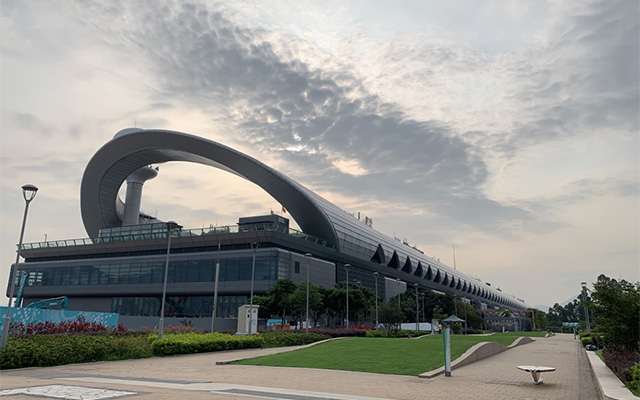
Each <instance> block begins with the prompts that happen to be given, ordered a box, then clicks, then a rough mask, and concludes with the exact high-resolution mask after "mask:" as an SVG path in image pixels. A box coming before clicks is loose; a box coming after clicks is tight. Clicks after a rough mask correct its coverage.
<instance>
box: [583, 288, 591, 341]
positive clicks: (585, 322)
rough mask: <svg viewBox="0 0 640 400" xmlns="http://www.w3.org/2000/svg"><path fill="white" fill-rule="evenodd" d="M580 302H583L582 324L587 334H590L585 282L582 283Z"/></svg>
mask: <svg viewBox="0 0 640 400" xmlns="http://www.w3.org/2000/svg"><path fill="white" fill-rule="evenodd" d="M581 285H582V301H583V302H584V324H585V327H586V329H587V333H591V323H590V322H589V309H588V308H587V282H582V283H581Z"/></svg>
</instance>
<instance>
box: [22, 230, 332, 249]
mask: <svg viewBox="0 0 640 400" xmlns="http://www.w3.org/2000/svg"><path fill="white" fill-rule="evenodd" d="M253 231H269V232H278V233H282V234H285V235H289V236H291V237H294V238H296V239H300V240H304V241H308V242H312V243H315V244H318V245H320V246H324V247H327V248H330V249H335V247H336V245H335V243H331V242H328V241H326V240H324V239H321V238H318V237H315V236H311V235H308V234H306V233H304V232H302V231H298V230H296V229H292V228H287V227H285V226H283V225H277V224H254V225H240V226H238V225H230V226H216V227H208V228H195V229H182V230H180V231H177V232H173V233H172V237H198V236H210V235H228V234H239V233H243V232H253ZM166 237H167V233H166V232H164V233H137V234H127V235H118V236H107V237H97V238H93V239H90V238H89V239H67V240H50V241H47V242H35V243H24V244H23V245H22V249H24V250H29V249H45V248H53V247H68V246H85V245H92V244H100V243H115V242H129V241H134V240H151V239H165V238H166Z"/></svg>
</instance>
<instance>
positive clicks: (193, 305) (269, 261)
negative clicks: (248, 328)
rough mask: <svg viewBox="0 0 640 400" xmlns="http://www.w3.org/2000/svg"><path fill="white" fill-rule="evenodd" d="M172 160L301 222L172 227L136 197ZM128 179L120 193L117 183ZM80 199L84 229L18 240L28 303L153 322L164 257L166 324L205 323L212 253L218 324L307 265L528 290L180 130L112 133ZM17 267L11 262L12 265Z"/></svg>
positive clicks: (469, 291) (330, 278)
mask: <svg viewBox="0 0 640 400" xmlns="http://www.w3.org/2000/svg"><path fill="white" fill-rule="evenodd" d="M170 161H186V162H193V163H200V164H204V165H208V166H211V167H215V168H220V169H222V170H225V171H228V172H230V173H233V174H236V175H239V176H241V177H243V178H245V179H247V180H249V181H250V182H252V183H254V184H256V185H258V186H260V187H261V188H262V189H263V190H265V191H266V192H267V193H269V194H270V195H271V196H272V197H273V198H274V199H275V200H277V201H278V202H279V203H280V204H282V206H283V208H284V209H286V210H287V213H288V214H290V215H291V217H292V218H293V219H295V221H296V222H297V224H298V226H299V227H300V230H296V229H292V228H291V227H289V220H288V219H287V218H285V217H284V216H281V215H265V216H251V217H241V218H239V219H238V223H237V225H233V226H224V227H219V226H216V227H213V226H211V227H209V228H198V229H184V228H181V227H179V228H176V229H171V230H170V231H169V230H168V228H167V226H168V224H167V222H166V221H159V220H157V219H155V218H153V217H151V216H149V215H145V214H143V213H141V212H140V203H141V196H142V188H143V185H144V182H145V181H147V180H149V179H153V178H154V177H155V176H156V175H157V173H158V172H157V168H156V169H154V168H152V167H150V166H151V165H157V164H160V163H164V162H170ZM125 182H126V186H127V190H126V195H125V200H124V201H123V200H122V199H121V198H120V197H119V196H118V192H119V189H120V187H121V186H122V185H123V183H125ZM80 200H81V213H82V220H83V223H84V226H85V229H86V231H87V234H88V236H89V238H87V239H72V240H62V241H48V242H40V243H26V244H24V245H23V249H22V253H21V254H22V256H23V257H24V262H23V263H20V264H18V273H17V274H14V275H12V276H13V277H14V278H13V279H12V280H10V282H13V283H14V284H16V285H18V284H19V281H20V277H21V276H22V275H24V273H28V278H27V280H26V284H25V286H24V288H23V290H22V292H21V293H22V298H23V305H27V304H30V303H32V302H35V301H38V300H42V299H47V298H52V297H58V296H66V297H67V298H68V309H70V310H82V311H99V312H114V313H119V314H120V321H121V322H122V323H124V324H125V325H126V326H127V327H132V328H140V327H143V326H148V327H150V328H153V327H154V326H155V324H157V320H158V317H159V314H160V309H161V301H162V292H163V283H164V274H165V262H166V260H167V257H169V268H168V275H167V291H166V293H167V297H166V305H165V319H167V318H168V321H169V322H167V323H166V324H167V325H168V324H170V323H172V320H171V318H175V320H174V321H173V325H178V323H177V321H179V320H181V319H184V318H197V319H199V320H202V323H201V325H202V327H206V326H210V325H207V324H210V321H211V314H212V311H213V294H214V285H215V271H216V263H218V262H219V264H220V274H219V279H218V281H219V282H218V303H217V310H216V320H217V321H218V318H220V321H227V323H226V324H225V323H221V324H217V326H219V327H220V329H232V328H234V327H235V326H236V319H237V314H238V308H239V307H240V306H241V305H242V304H244V303H245V301H246V300H247V298H248V297H249V293H250V287H251V285H252V282H253V287H254V294H255V295H260V294H264V293H265V292H266V291H267V290H268V289H269V288H270V287H271V286H272V285H273V284H275V282H276V281H277V280H278V279H283V278H290V279H292V280H293V281H294V282H296V283H300V282H303V281H306V276H307V275H306V274H307V268H309V276H310V281H311V282H312V283H314V284H316V285H319V286H324V287H328V288H331V287H333V286H334V285H335V284H336V283H337V282H340V281H344V280H345V279H347V274H348V277H349V280H357V281H359V282H360V283H361V284H362V285H365V286H367V287H369V288H371V289H373V290H375V289H376V287H377V290H378V293H379V295H380V297H381V298H382V299H383V300H384V301H386V300H388V299H389V298H391V297H394V296H396V295H397V294H398V293H402V292H404V291H405V290H406V289H407V286H409V287H413V286H415V285H416V284H417V285H418V288H419V289H420V290H432V291H436V292H440V293H447V294H450V295H452V296H455V297H456V298H458V299H461V300H463V301H466V302H468V303H472V304H475V305H477V306H478V307H479V308H480V309H493V308H500V309H509V310H524V309H526V308H527V304H526V303H525V302H524V300H522V299H518V298H516V297H515V296H512V295H509V294H506V293H504V292H502V291H500V290H499V289H495V288H493V287H491V286H490V285H488V284H485V283H483V282H481V281H479V280H478V279H476V278H474V277H471V276H469V275H466V274H463V273H461V272H460V271H458V270H455V269H454V268H451V267H449V266H447V265H445V264H443V263H441V262H440V261H438V260H436V259H434V258H431V257H429V256H427V255H425V254H424V253H423V252H422V251H420V250H418V249H416V248H414V247H412V246H409V245H407V244H405V243H402V242H399V241H397V240H396V239H393V238H391V237H388V236H386V235H384V234H382V233H380V232H378V231H376V230H375V229H373V228H372V227H371V224H370V223H366V222H368V221H364V222H363V221H360V220H359V219H358V218H356V217H354V216H352V215H351V214H349V213H347V212H346V211H344V210H342V209H341V208H339V207H338V206H336V205H334V204H332V203H331V202H329V201H327V200H326V199H324V198H322V197H320V196H319V195H317V194H316V193H314V192H312V191H310V190H309V189H307V188H305V187H304V186H302V185H300V184H299V183H297V182H295V181H293V180H292V179H290V178H289V177H287V176H285V175H284V174H282V173H281V172H279V171H276V170H274V169H273V168H270V167H269V166H267V165H265V164H263V163H261V162H260V161H258V160H256V159H254V158H252V157H250V156H248V155H245V154H243V153H240V152H238V151H236V150H234V149H231V148H229V147H227V146H224V145H222V144H220V143H217V142H214V141H211V140H207V139H204V138H200V137H197V136H193V135H189V134H186V133H181V132H175V131H167V130H143V129H137V128H130V129H125V130H122V131H120V132H118V133H117V134H116V135H115V136H114V138H113V139H112V140H110V141H109V142H107V143H106V144H105V145H104V146H102V147H101V148H100V149H99V150H98V151H97V152H96V154H95V155H94V156H93V157H92V159H91V160H90V161H89V164H88V165H87V167H86V169H85V172H84V176H83V179H82V185H81V198H80ZM175 219H176V220H178V222H179V217H178V216H176V218H175ZM169 232H170V233H169ZM168 234H170V235H171V240H170V241H169V240H168V237H167V236H168ZM169 243H170V246H168V244H169ZM168 247H170V250H169V253H168V252H167V250H168ZM254 258H255V274H254V279H253V280H252V279H251V277H252V266H253V263H254ZM347 264H348V265H350V267H349V268H348V270H347V269H346V268H345V265H347ZM14 270H15V265H13V266H12V274H13V273H14V272H15V271H14ZM376 272H377V274H374V273H376ZM10 284H11V283H10ZM16 287H17V286H16ZM9 292H10V290H9V288H8V289H7V295H8V294H9ZM16 292H18V290H15V291H14V293H16ZM207 318H208V321H209V322H208V323H207V322H206V321H207Z"/></svg>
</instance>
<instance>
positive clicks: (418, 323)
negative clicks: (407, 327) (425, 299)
mask: <svg viewBox="0 0 640 400" xmlns="http://www.w3.org/2000/svg"><path fill="white" fill-rule="evenodd" d="M413 286H415V288H416V330H417V331H419V330H420V306H419V305H418V284H417V283H414V284H413Z"/></svg>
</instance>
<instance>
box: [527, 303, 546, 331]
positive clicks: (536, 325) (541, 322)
mask: <svg viewBox="0 0 640 400" xmlns="http://www.w3.org/2000/svg"><path fill="white" fill-rule="evenodd" d="M529 310H531V312H532V314H533V318H531V329H533V330H539V329H540V330H543V331H544V330H546V329H547V313H545V312H544V311H542V310H538V309H537V308H530V309H529Z"/></svg>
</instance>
